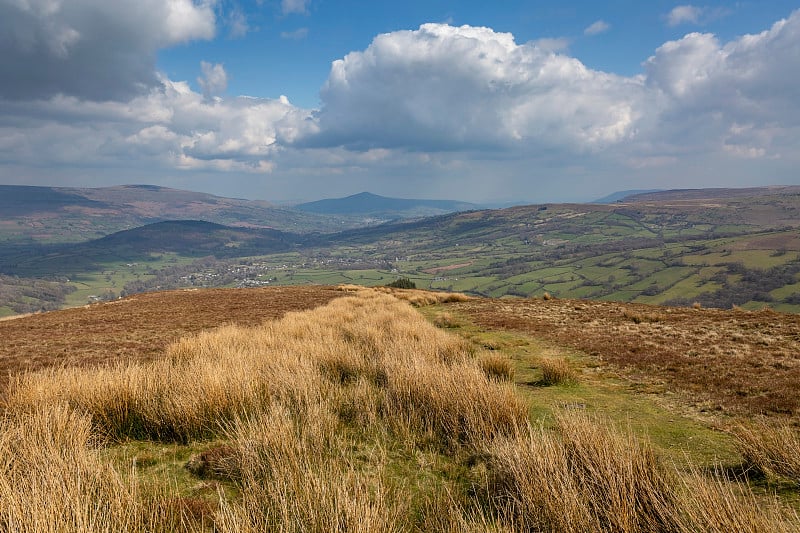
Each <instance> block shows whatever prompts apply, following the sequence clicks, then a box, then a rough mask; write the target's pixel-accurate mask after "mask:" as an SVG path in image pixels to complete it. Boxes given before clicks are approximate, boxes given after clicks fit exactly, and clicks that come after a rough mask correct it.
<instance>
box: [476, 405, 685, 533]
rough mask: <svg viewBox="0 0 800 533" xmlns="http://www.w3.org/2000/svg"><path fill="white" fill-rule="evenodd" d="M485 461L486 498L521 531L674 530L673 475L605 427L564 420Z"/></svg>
mask: <svg viewBox="0 0 800 533" xmlns="http://www.w3.org/2000/svg"><path fill="white" fill-rule="evenodd" d="M485 453H486V454H487V455H488V456H489V457H490V460H489V472H490V491H491V493H492V494H493V495H494V498H495V499H496V500H497V501H498V502H499V505H501V506H502V507H503V508H508V509H509V511H510V512H511V513H512V514H513V516H514V517H515V519H516V521H517V523H518V524H519V525H520V526H521V528H522V529H523V530H530V531H564V532H576V533H577V532H583V531H618V532H639V531H674V530H675V525H676V519H675V517H674V516H672V514H671V512H670V508H671V507H672V506H673V505H674V500H675V498H674V495H673V494H672V492H671V481H672V480H671V478H670V473H669V472H668V470H667V469H666V468H664V466H663V465H662V464H661V463H660V462H659V461H658V460H657V458H656V456H655V454H654V453H653V451H652V449H650V448H649V447H648V446H647V445H645V444H643V443H641V442H640V441H638V440H636V439H635V438H633V437H631V436H630V435H629V434H624V433H621V432H618V431H617V430H615V429H614V428H613V427H612V426H610V425H609V424H608V423H607V422H606V421H602V422H601V421H596V420H593V419H591V418H590V417H588V416H587V415H585V414H583V413H577V412H565V413H563V414H561V415H560V416H559V418H558V432H557V433H552V432H550V431H548V430H545V429H543V428H538V429H534V428H533V427H529V428H528V429H527V430H526V431H521V432H520V433H519V434H518V435H516V436H515V437H513V438H510V439H508V438H506V439H499V440H497V441H495V442H492V443H491V444H490V445H489V446H488V447H487V448H486V450H485Z"/></svg>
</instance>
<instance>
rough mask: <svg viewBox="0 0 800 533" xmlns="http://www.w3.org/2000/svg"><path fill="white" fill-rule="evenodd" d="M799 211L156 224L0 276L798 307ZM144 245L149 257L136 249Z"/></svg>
mask: <svg viewBox="0 0 800 533" xmlns="http://www.w3.org/2000/svg"><path fill="white" fill-rule="evenodd" d="M797 209H800V197H798V196H797V195H782V196H781V195H779V196H774V197H773V196H762V197H757V198H751V199H733V200H724V201H723V200H720V201H718V202H715V203H714V204H713V205H706V204H705V203H703V204H698V205H694V204H691V203H687V204H685V205H661V204H652V205H651V204H647V205H638V204H637V205H620V206H617V205H584V204H564V205H544V206H524V207H514V208H509V209H504V210H490V211H474V212H467V213H459V214H450V215H444V216H440V217H434V218H428V219H423V220H419V221H415V222H410V223H404V224H391V225H382V226H373V227H367V228H361V229H355V230H349V231H344V232H341V233H338V234H335V235H331V234H311V235H305V236H298V235H293V236H291V237H286V238H284V239H290V240H284V241H283V244H280V243H279V245H280V246H283V248H284V250H281V251H279V252H277V253H270V252H269V250H265V251H264V253H263V254H260V253H259V251H260V248H259V244H258V243H259V242H261V241H258V240H252V239H257V238H258V237H257V236H255V235H251V234H246V235H241V234H238V233H236V232H231V231H226V230H224V228H223V229H215V231H216V232H217V233H216V234H214V235H198V239H199V240H197V241H194V240H192V238H190V237H186V236H184V237H183V240H181V241H180V244H175V245H174V246H172V247H171V248H170V246H171V244H172V241H171V237H170V234H164V235H159V234H158V233H154V230H153V229H152V227H148V228H150V229H148V231H149V232H150V233H148V234H147V236H148V237H147V239H141V238H140V239H139V240H138V241H136V240H133V241H131V242H132V243H135V245H134V244H129V243H128V241H125V240H122V242H120V243H117V244H114V245H110V244H103V245H102V246H101V245H100V244H97V245H93V244H92V243H86V244H81V245H74V246H72V247H71V246H69V245H61V246H56V247H50V248H46V247H41V245H40V246H39V248H36V247H25V246H21V245H14V246H9V247H6V248H5V249H4V252H3V255H2V261H0V263H1V264H0V266H3V265H5V267H4V268H6V270H0V272H7V273H9V274H14V275H18V276H20V277H25V278H44V279H48V278H52V277H53V276H61V277H63V276H66V277H68V278H69V283H70V284H71V286H72V287H74V289H75V290H74V292H72V293H71V294H69V295H68V297H67V298H66V300H65V301H64V302H63V305H82V304H85V303H86V302H87V301H90V300H92V299H95V298H97V297H100V298H103V297H108V296H116V295H120V294H127V293H134V292H141V291H145V290H157V289H165V288H177V287H208V286H229V287H236V286H258V285H268V284H272V285H294V284H325V285H332V284H340V283H354V284H360V285H367V286H372V285H383V284H386V283H389V282H391V281H393V280H395V279H397V278H398V277H408V278H410V279H411V280H413V281H414V282H415V283H416V284H417V286H418V287H422V288H431V289H440V290H450V291H459V292H468V293H472V294H477V295H484V296H493V297H502V296H520V297H530V296H537V295H541V294H543V293H544V292H549V293H550V294H551V295H553V296H556V297H560V298H595V299H603V300H621V301H633V302H641V303H650V304H666V305H692V304H693V303H694V302H698V303H699V304H700V305H702V306H705V307H722V308H729V307H731V306H732V305H737V306H742V307H746V308H748V309H751V308H760V307H764V306H770V307H773V308H775V309H779V310H781V311H788V312H800V296H798V290H799V289H800V283H798V282H799V281H800V237H798V236H797V227H798V226H800V220H798V219H797V218H796V216H795V213H796V211H797ZM130 238H131V239H136V232H135V231H134V232H132V233H131V237H130ZM148 239H150V240H152V241H153V245H152V248H151V249H148V248H146V247H144V248H143V247H142V244H141V241H142V240H144V241H145V243H147V242H149V241H148ZM215 239H216V240H215ZM225 239H233V240H230V241H226V240H225ZM101 242H105V241H101ZM114 242H115V243H116V242H117V241H114ZM271 242H272V241H267V244H269V243H271ZM280 246H279V247H280ZM204 250H206V251H204ZM209 250H210V251H209ZM219 251H222V252H224V253H223V254H222V255H220V253H218V252H219ZM237 253H241V254H242V255H244V256H245V257H236V255H237ZM9 268H10V270H9ZM4 305H5V303H4V302H3V301H1V300H0V306H4ZM0 312H2V311H0ZM5 312H6V313H8V311H5Z"/></svg>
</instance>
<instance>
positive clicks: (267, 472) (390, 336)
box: [0, 289, 797, 532]
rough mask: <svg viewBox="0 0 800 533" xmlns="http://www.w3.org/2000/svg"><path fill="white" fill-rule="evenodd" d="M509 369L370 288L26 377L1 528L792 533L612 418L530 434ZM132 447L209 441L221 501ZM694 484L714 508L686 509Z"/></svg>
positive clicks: (571, 416)
mask: <svg viewBox="0 0 800 533" xmlns="http://www.w3.org/2000/svg"><path fill="white" fill-rule="evenodd" d="M402 292H403V293H404V294H408V293H416V292H421V291H408V292H406V291H402ZM513 368H514V367H513V364H512V362H511V361H510V360H508V359H506V358H504V357H503V356H501V355H498V354H494V353H487V352H481V351H478V350H476V348H475V347H474V345H473V344H471V343H469V342H467V341H466V340H464V339H463V338H461V337H458V336H455V335H452V334H450V333H448V332H446V331H443V330H441V329H439V328H437V327H435V326H434V325H432V324H430V323H429V322H427V321H426V320H424V319H423V318H422V316H421V315H420V314H419V313H418V312H417V311H416V310H414V309H413V308H412V307H411V305H409V304H408V303H405V302H402V301H400V300H398V299H397V298H396V297H394V296H391V295H388V294H385V293H383V292H381V291H365V290H361V289H359V290H357V291H355V294H354V295H353V296H346V297H342V298H339V299H337V300H334V301H333V302H331V303H330V304H328V305H326V306H324V307H320V308H317V309H314V310H311V311H305V312H302V313H290V314H287V315H285V316H284V318H282V319H280V320H275V321H272V322H269V323H266V324H264V325H263V326H260V327H254V328H242V327H232V326H226V327H222V328H219V329H217V330H214V331H210V332H206V333H201V334H199V335H196V336H194V337H191V338H186V339H182V340H180V341H178V342H177V343H175V344H174V345H173V346H172V347H171V348H170V349H169V350H168V351H167V353H166V354H165V356H164V358H163V359H162V360H159V361H155V362H151V363H142V364H127V365H117V366H112V367H106V368H98V369H60V370H51V371H48V372H44V373H39V374H29V375H24V376H22V377H20V378H18V379H17V381H16V382H15V384H14V385H13V387H12V388H11V389H10V390H9V391H8V394H7V397H6V405H5V413H4V417H3V418H2V419H0V531H22V532H25V531H31V532H32V531H45V532H47V531H54V532H55V531H85V532H90V531H91V532H94V531H108V532H111V531H176V530H182V531H211V530H213V531H220V532H233V531H236V532H240V531H244V532H247V531H253V532H255V531H282V532H295V531H296V532H300V531H303V532H306V531H309V532H329V531H363V532H395V531H397V532H401V531H402V532H405V531H439V532H451V531H452V532H455V531H459V532H460V531H474V532H478V531H498V532H501V531H503V532H504V531H620V532H649V531H680V532H684V531H685V532H688V531H732V530H741V531H782V530H788V529H786V528H790V527H795V526H796V525H797V520H796V517H791V516H787V514H786V513H785V512H784V511H783V510H782V508H780V507H778V506H772V507H768V508H765V509H766V510H765V512H764V513H762V514H761V515H757V514H756V513H752V512H747V511H743V510H742V508H743V507H746V506H748V505H752V503H753V500H752V498H753V496H752V494H751V493H750V492H749V489H747V488H746V487H745V488H742V489H741V491H739V492H737V491H731V490H730V489H729V488H728V487H729V485H730V483H728V482H727V480H724V479H721V478H720V479H716V478H715V479H713V480H711V481H709V480H707V479H705V478H703V479H700V478H698V479H695V478H694V477H692V476H683V475H681V474H678V473H677V472H675V471H674V470H673V469H671V468H669V467H667V466H666V465H665V464H664V463H663V462H662V461H660V459H659V458H658V456H657V455H656V454H655V452H654V451H653V450H652V448H651V447H650V446H649V445H648V444H647V443H646V442H642V441H640V440H638V439H635V438H633V437H632V436H631V435H630V434H629V433H627V432H623V431H619V430H617V429H615V428H613V427H611V426H610V425H609V424H608V423H607V422H606V421H604V420H597V419H595V418H593V417H591V416H589V415H586V414H585V413H573V412H567V413H562V414H560V415H558V417H557V419H556V424H555V426H556V427H555V429H544V428H541V427H536V426H533V425H532V424H531V423H530V422H529V421H528V419H527V413H528V406H527V405H526V403H525V402H524V401H523V400H522V399H521V397H520V396H519V395H518V393H517V391H516V389H515V387H514V385H513V383H512V381H511V380H512V378H513ZM132 439H133V440H154V441H163V442H179V443H190V444H191V443H194V442H196V441H198V440H203V439H214V441H213V448H211V449H207V451H206V452H204V453H203V454H200V455H199V456H198V457H196V458H195V459H194V460H192V461H190V462H189V466H188V468H190V469H191V471H192V472H194V473H195V475H197V476H199V477H203V478H205V479H206V480H213V483H215V484H216V485H215V486H216V487H217V488H218V489H219V491H218V493H216V494H215V493H213V492H212V493H211V494H210V495H208V494H207V495H206V496H205V498H206V499H205V500H204V499H197V498H195V499H192V497H185V496H184V495H183V494H181V493H180V492H179V491H178V490H177V489H174V488H170V487H169V482H166V483H165V486H164V488H162V489H161V491H160V492H159V491H155V492H154V491H153V489H152V488H150V489H148V490H147V491H145V490H144V489H143V487H142V485H140V484H139V482H138V481H137V480H138V479H139V477H140V472H139V471H138V467H137V466H136V463H135V462H134V463H133V465H132V464H131V463H130V462H128V463H125V466H124V468H123V467H120V466H119V465H116V466H114V464H112V463H111V462H110V461H109V460H108V459H107V458H105V457H106V456H107V454H105V453H104V449H110V448H112V447H114V446H115V445H116V443H117V442H119V441H123V442H130V441H131V440H132ZM162 446H163V445H162ZM225 487H228V489H229V490H227V491H226V490H225ZM695 487H700V488H701V489H702V490H701V494H702V497H700V498H694V499H693V498H692V497H690V496H691V495H692V494H693V491H694V488H695ZM687 495H689V496H687ZM748 498H750V499H748ZM209 500H210V501H209ZM762 507H763V506H762ZM724 528H728V529H724ZM781 528H783V529H781Z"/></svg>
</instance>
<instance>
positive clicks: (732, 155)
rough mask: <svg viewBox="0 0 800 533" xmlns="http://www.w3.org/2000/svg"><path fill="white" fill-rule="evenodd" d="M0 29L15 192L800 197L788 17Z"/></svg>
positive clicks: (307, 20) (135, 13)
mask: <svg viewBox="0 0 800 533" xmlns="http://www.w3.org/2000/svg"><path fill="white" fill-rule="evenodd" d="M0 20H3V21H4V22H3V23H2V25H3V27H4V28H5V29H6V31H4V32H3V38H2V39H3V42H4V50H5V57H4V58H2V59H0V74H2V76H3V79H5V80H8V82H7V83H5V84H4V85H3V87H0V183H2V184H9V185H11V184H15V185H42V186H54V187H104V186H114V185H124V184H130V183H142V184H145V185H159V186H165V187H170V188H175V189H183V190H191V191H198V192H205V193H210V194H215V195H218V196H224V197H230V198H245V199H253V200H266V201H269V202H272V203H275V204H286V203H298V202H309V201H316V200H319V199H326V198H341V197H347V196H350V195H352V194H355V192H354V191H371V192H373V193H374V194H378V195H381V196H386V197H392V198H409V199H413V198H418V199H449V200H458V201H465V202H471V203H490V204H502V203H507V202H524V203H531V204H533V203H559V202H591V201H593V200H596V199H598V198H602V197H604V196H607V195H609V194H612V193H614V192H619V191H628V190H643V189H644V190H648V189H687V188H688V189H690V188H741V187H758V186H768V185H772V184H775V183H786V184H787V185H796V184H800V176H798V175H797V173H796V171H795V169H796V168H798V166H800V135H797V131H798V128H800V102H798V101H797V99H796V98H795V96H796V94H795V93H796V90H795V88H796V86H797V83H798V82H800V10H798V9H797V5H796V4H795V3H793V2H790V1H784V0H780V1H775V2H770V3H769V4H768V5H762V4H757V3H751V2H727V1H710V2H704V3H702V4H682V3H678V2H666V1H662V2H653V3H636V2H623V3H617V4H614V5H610V6H608V5H597V4H595V3H591V2H586V1H585V0H571V1H569V2H566V3H564V2H560V3H558V4H555V3H543V4H540V5H537V6H536V7H533V8H532V7H530V5H529V4H527V3H525V2H522V1H520V0H512V1H510V2H508V3H506V4H504V5H503V9H498V8H496V7H492V6H488V5H485V4H484V3H481V2H453V1H448V0H436V1H434V2H422V1H420V0H412V1H410V2H408V3H405V4H404V5H403V6H400V7H398V6H393V5H384V4H380V3H377V4H375V3H366V2H357V1H354V0H344V1H342V2H337V3H332V2H329V1H326V0H242V1H236V2H233V1H231V2H222V1H218V0H169V1H166V2H162V1H156V0H144V1H142V2H122V3H119V4H116V5H115V6H114V7H113V9H110V8H108V6H107V5H106V4H105V3H104V2H100V1H99V0H75V1H74V2H70V3H66V2H63V1H62V0H55V1H53V2H49V3H48V6H43V5H41V3H40V2H36V1H35V2H30V3H26V4H24V5H22V4H19V5H18V4H17V3H13V2H10V1H9V0H0ZM520 199H524V200H520Z"/></svg>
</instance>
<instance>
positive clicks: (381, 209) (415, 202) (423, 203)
mask: <svg viewBox="0 0 800 533" xmlns="http://www.w3.org/2000/svg"><path fill="white" fill-rule="evenodd" d="M294 208H295V209H297V210H299V211H305V212H309V213H319V214H328V215H356V216H374V217H377V218H387V219H395V218H415V217H422V216H432V215H442V214H445V213H452V212H455V211H469V210H473V209H477V208H478V206H476V205H475V204H470V203H468V202H459V201H456V200H425V199H411V198H390V197H388V196H381V195H379V194H374V193H371V192H368V191H363V192H360V193H356V194H352V195H350V196H346V197H344V198H327V199H324V200H317V201H315V202H307V203H303V204H299V205H296V206H294Z"/></svg>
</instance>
